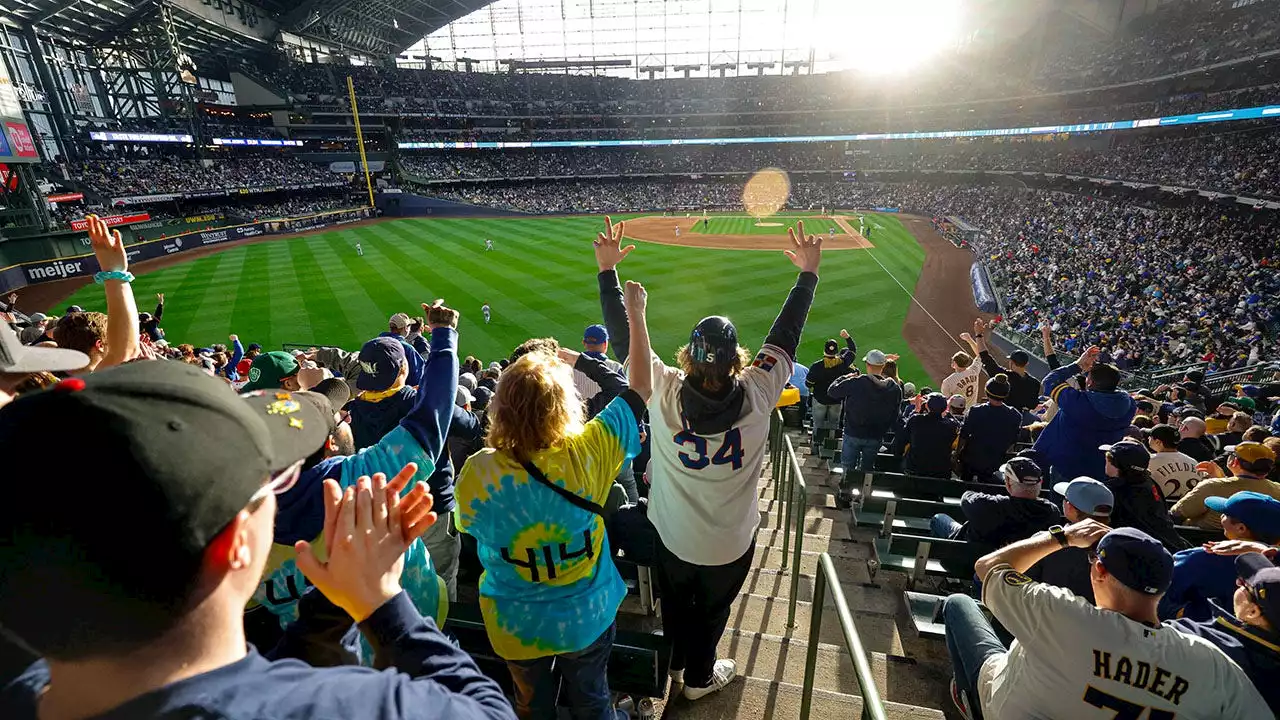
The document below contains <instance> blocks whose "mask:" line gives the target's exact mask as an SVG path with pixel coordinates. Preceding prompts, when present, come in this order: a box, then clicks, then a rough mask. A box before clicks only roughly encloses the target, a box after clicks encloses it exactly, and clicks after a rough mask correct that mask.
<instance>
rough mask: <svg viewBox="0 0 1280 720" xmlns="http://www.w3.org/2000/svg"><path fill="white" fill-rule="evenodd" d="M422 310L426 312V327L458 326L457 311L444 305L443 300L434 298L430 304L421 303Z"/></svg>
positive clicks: (433, 328)
mask: <svg viewBox="0 0 1280 720" xmlns="http://www.w3.org/2000/svg"><path fill="white" fill-rule="evenodd" d="M422 310H423V312H425V313H426V314H427V327H428V328H430V329H431V330H435V329H436V328H441V327H450V328H456V327H458V311H457V310H454V309H452V308H449V307H446V306H445V304H444V300H436V301H435V302H434V303H432V304H430V305H428V304H426V303H422Z"/></svg>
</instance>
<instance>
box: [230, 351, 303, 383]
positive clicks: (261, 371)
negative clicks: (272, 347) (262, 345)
mask: <svg viewBox="0 0 1280 720" xmlns="http://www.w3.org/2000/svg"><path fill="white" fill-rule="evenodd" d="M298 368H299V366H298V361H297V360H294V359H293V356H292V355H290V354H289V353H287V352H280V351H279V350H277V351H275V352H268V353H262V354H261V355H259V356H258V357H256V358H254V359H253V365H252V366H251V367H250V368H249V382H247V383H245V386H244V387H242V388H240V391H241V392H250V391H252V390H274V389H276V388H278V387H280V381H281V380H283V379H285V378H287V377H289V376H291V375H297V374H298Z"/></svg>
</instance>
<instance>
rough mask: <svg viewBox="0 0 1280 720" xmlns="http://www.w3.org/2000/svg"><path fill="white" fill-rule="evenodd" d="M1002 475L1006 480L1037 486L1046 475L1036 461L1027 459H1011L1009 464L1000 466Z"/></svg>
mask: <svg viewBox="0 0 1280 720" xmlns="http://www.w3.org/2000/svg"><path fill="white" fill-rule="evenodd" d="M1000 473H1001V474H1002V475H1004V476H1005V477H1006V478H1009V479H1011V480H1015V481H1017V482H1019V483H1022V484H1023V485H1035V484H1036V483H1038V482H1040V481H1041V480H1043V479H1044V473H1043V472H1042V471H1041V470H1040V466H1039V465H1037V464H1036V462H1035V460H1032V459H1031V458H1027V457H1017V456H1015V457H1011V458H1009V462H1007V463H1005V464H1004V465H1001V466H1000Z"/></svg>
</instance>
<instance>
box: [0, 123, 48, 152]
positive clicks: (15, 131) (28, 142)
mask: <svg viewBox="0 0 1280 720" xmlns="http://www.w3.org/2000/svg"><path fill="white" fill-rule="evenodd" d="M4 126H5V127H6V128H8V129H9V144H10V146H11V147H12V148H13V156H14V157H15V158H30V159H35V158H38V157H40V153H38V152H36V143H35V141H34V140H32V139H31V131H30V130H29V129H27V124H26V123H22V122H13V121H5V124H4Z"/></svg>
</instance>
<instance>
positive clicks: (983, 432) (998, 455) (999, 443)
mask: <svg viewBox="0 0 1280 720" xmlns="http://www.w3.org/2000/svg"><path fill="white" fill-rule="evenodd" d="M1021 432H1022V413H1021V412H1019V411H1017V410H1015V409H1014V408H1012V407H1010V406H1008V405H992V404H991V403H989V402H985V403H982V404H981V405H975V406H973V407H971V408H969V413H968V414H967V415H965V417H964V425H963V426H961V428H960V463H961V464H962V466H963V467H964V469H965V472H966V473H973V474H975V475H990V474H992V473H994V472H996V471H997V470H999V469H1000V466H1001V465H1002V464H1004V460H1005V455H1006V454H1007V453H1008V452H1009V448H1011V447H1013V444H1014V443H1015V442H1017V441H1018V435H1019V434H1020V433H1021ZM961 479H963V480H967V479H969V478H961Z"/></svg>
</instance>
